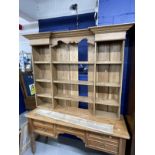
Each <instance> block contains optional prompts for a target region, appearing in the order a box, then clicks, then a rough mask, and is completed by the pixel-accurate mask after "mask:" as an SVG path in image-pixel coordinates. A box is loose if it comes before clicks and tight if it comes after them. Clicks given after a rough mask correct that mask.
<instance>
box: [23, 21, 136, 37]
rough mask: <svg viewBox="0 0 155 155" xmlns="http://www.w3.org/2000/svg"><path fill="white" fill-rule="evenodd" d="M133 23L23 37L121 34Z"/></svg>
mask: <svg viewBox="0 0 155 155" xmlns="http://www.w3.org/2000/svg"><path fill="white" fill-rule="evenodd" d="M133 25H134V23H129V24H121V25H110V26H95V27H89V28H87V29H81V30H80V29H79V30H71V31H60V32H46V33H44V32H43V33H36V34H28V35H24V37H25V38H27V39H29V40H34V39H45V38H49V39H51V38H63V37H80V36H91V35H94V34H98V33H109V32H123V31H127V30H129V29H130V28H131V27H132V26H133Z"/></svg>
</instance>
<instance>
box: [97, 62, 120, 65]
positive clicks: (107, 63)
mask: <svg viewBox="0 0 155 155" xmlns="http://www.w3.org/2000/svg"><path fill="white" fill-rule="evenodd" d="M96 64H97V65H102V64H103V65H104V64H105V65H110V64H114V65H120V64H122V61H96Z"/></svg>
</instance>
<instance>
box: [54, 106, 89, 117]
mask: <svg viewBox="0 0 155 155" xmlns="http://www.w3.org/2000/svg"><path fill="white" fill-rule="evenodd" d="M55 111H58V112H62V113H66V114H71V115H74V116H76V115H77V116H81V115H83V116H90V112H89V111H88V110H86V109H81V108H77V107H72V106H67V107H63V106H60V105H57V106H56V107H55Z"/></svg>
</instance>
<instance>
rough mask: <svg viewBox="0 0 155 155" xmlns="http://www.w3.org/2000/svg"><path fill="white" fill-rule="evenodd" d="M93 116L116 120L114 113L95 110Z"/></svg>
mask: <svg viewBox="0 0 155 155" xmlns="http://www.w3.org/2000/svg"><path fill="white" fill-rule="evenodd" d="M95 115H96V117H103V118H112V119H116V118H118V116H117V114H116V113H114V112H107V111H102V110H96V112H95Z"/></svg>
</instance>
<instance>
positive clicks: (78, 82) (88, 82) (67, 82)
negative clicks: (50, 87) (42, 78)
mask: <svg viewBox="0 0 155 155" xmlns="http://www.w3.org/2000/svg"><path fill="white" fill-rule="evenodd" d="M53 83H58V84H59V83H60V84H77V85H93V82H90V81H79V80H77V81H74V80H70V81H66V80H54V81H53Z"/></svg>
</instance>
